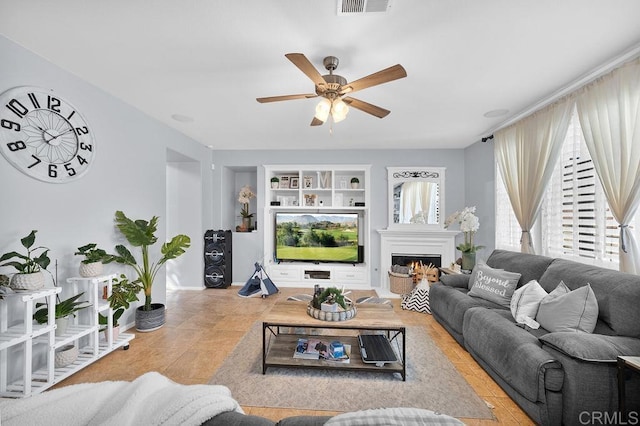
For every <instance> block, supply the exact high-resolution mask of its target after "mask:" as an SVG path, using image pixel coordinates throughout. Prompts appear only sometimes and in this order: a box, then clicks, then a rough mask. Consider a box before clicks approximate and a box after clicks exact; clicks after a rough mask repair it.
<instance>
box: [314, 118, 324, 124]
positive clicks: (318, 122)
mask: <svg viewBox="0 0 640 426" xmlns="http://www.w3.org/2000/svg"><path fill="white" fill-rule="evenodd" d="M323 124H324V121H322V120H318V119H317V118H315V117H313V120H311V125H312V126H322V125H323Z"/></svg>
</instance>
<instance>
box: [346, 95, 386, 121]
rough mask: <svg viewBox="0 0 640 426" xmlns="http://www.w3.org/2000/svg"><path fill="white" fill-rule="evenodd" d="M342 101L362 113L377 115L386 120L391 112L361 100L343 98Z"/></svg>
mask: <svg viewBox="0 0 640 426" xmlns="http://www.w3.org/2000/svg"><path fill="white" fill-rule="evenodd" d="M342 100H343V101H344V102H345V103H346V104H347V105H349V106H352V107H354V108H355V109H359V110H360V111H363V112H366V113H367V114H371V115H375V116H376V117H378V118H384V117H386V116H387V115H389V113H390V112H391V111H389V110H388V109H384V108H380V107H379V106H375V105H372V104H370V103H368V102H364V101H361V100H359V99H355V98H350V97H348V96H347V97H344V98H342Z"/></svg>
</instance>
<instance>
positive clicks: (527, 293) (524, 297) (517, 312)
mask: <svg viewBox="0 0 640 426" xmlns="http://www.w3.org/2000/svg"><path fill="white" fill-rule="evenodd" d="M546 296H547V292H546V290H545V289H544V288H542V286H541V285H540V283H538V281H536V280H531V281H529V282H528V283H526V284H525V285H523V286H522V287H520V288H519V289H516V291H514V292H513V296H512V297H511V315H513V319H515V320H516V322H517V323H519V324H523V323H524V319H525V318H526V317H529V318H531V319H534V318H535V317H536V314H537V313H538V307H539V306H540V302H541V301H542V299H544V298H545V297H546Z"/></svg>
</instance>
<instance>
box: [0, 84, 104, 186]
mask: <svg viewBox="0 0 640 426" xmlns="http://www.w3.org/2000/svg"><path fill="white" fill-rule="evenodd" d="M0 151H2V155H4V157H5V158H6V159H7V160H8V161H9V162H10V163H11V164H12V165H13V166H14V167H16V168H17V169H18V170H20V171H21V172H23V173H25V174H26V175H28V176H31V177H33V178H36V179H39V180H41V181H44V182H53V183H65V182H70V181H73V180H75V179H78V178H79V177H81V176H82V175H84V174H85V173H86V172H87V171H88V170H89V167H90V166H91V164H92V163H93V159H94V156H95V152H96V145H95V141H94V138H93V133H92V132H91V130H90V129H89V124H88V123H87V121H86V120H85V119H84V117H83V116H82V114H80V112H78V110H77V109H76V108H75V107H74V106H73V105H72V104H71V103H69V102H68V101H66V100H65V99H63V98H62V97H60V96H58V95H57V94H55V93H54V92H52V91H51V90H48V89H43V88H39V87H31V86H20V87H14V88H12V89H9V90H7V91H6V92H3V93H2V94H0Z"/></svg>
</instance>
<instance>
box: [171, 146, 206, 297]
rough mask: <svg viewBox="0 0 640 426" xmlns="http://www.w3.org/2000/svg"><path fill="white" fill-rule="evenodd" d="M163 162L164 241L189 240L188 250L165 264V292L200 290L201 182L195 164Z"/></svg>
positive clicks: (196, 163)
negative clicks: (183, 238) (189, 247)
mask: <svg viewBox="0 0 640 426" xmlns="http://www.w3.org/2000/svg"><path fill="white" fill-rule="evenodd" d="M168 158H169V161H168V162H167V239H169V238H173V237H174V236H175V235H178V234H185V235H189V236H190V237H191V249H189V250H187V252H186V253H185V254H183V255H182V256H180V257H179V258H177V259H174V260H171V261H169V262H167V269H166V277H167V289H202V288H204V282H203V279H202V272H203V268H204V265H203V263H204V261H203V257H202V250H203V244H204V241H203V238H202V235H201V234H202V232H201V227H202V182H201V179H200V163H199V162H197V161H171V160H170V157H168Z"/></svg>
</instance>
